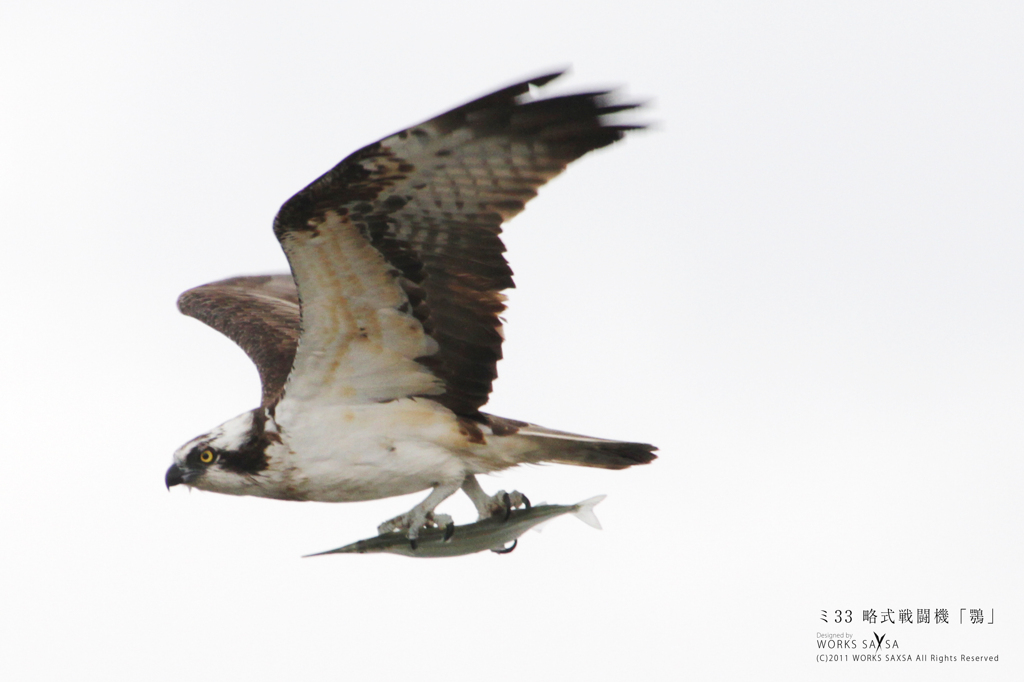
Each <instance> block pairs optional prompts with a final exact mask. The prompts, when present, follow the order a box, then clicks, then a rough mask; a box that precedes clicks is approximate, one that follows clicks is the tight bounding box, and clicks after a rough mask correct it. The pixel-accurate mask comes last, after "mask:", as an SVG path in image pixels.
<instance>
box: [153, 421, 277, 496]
mask: <svg viewBox="0 0 1024 682" xmlns="http://www.w3.org/2000/svg"><path fill="white" fill-rule="evenodd" d="M265 427H266V417H265V415H264V413H263V410H261V409H258V408H257V409H255V410H252V411H250V412H244V413H242V414H240V415H238V416H237V417H235V418H234V419H230V420H228V421H226V422H224V423H223V424H221V425H220V426H218V427H217V428H215V429H213V430H212V431H210V432H208V433H204V434H203V435H201V436H197V437H196V438H193V439H192V440H190V441H189V442H187V443H185V444H184V445H182V446H181V447H180V448H178V450H177V452H175V453H174V461H173V463H172V464H171V466H170V468H168V469H167V474H166V476H165V477H164V481H165V482H166V483H167V488H168V489H170V487H171V486H175V485H179V484H185V485H187V486H189V487H191V488H199V489H200V490H209V491H212V492H218V493H227V494H232V495H251V494H253V488H254V487H258V486H259V485H260V481H259V474H260V472H261V471H263V470H264V469H266V468H267V464H268V457H267V451H266V450H267V446H268V445H269V443H270V438H268V434H267V433H266V428H265Z"/></svg>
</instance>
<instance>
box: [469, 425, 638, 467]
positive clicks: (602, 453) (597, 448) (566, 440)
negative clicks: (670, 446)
mask: <svg viewBox="0 0 1024 682" xmlns="http://www.w3.org/2000/svg"><path fill="white" fill-rule="evenodd" d="M489 419H490V421H491V424H490V426H491V428H492V430H493V432H494V433H495V435H512V434H514V435H515V436H517V437H518V438H521V439H523V441H522V442H523V443H524V445H525V446H526V448H525V449H526V452H525V453H524V459H525V460H526V461H529V462H533V463H540V462H554V463H557V464H572V465H574V466H584V467H598V468H601V469H625V468H626V467H631V466H633V465H634V464H647V463H649V462H652V461H654V460H655V459H656V458H657V455H655V454H654V451H655V450H657V449H658V448H656V447H654V446H653V445H648V444H647V443H628V442H625V441H619V440H606V439H603V438H592V437H590V436H581V435H579V434H575V433H568V432H566V431H555V430H554V429H547V428H544V427H543V426H537V425H535V424H527V423H525V422H515V421H513V420H511V419H501V418H500V417H490V416H489Z"/></svg>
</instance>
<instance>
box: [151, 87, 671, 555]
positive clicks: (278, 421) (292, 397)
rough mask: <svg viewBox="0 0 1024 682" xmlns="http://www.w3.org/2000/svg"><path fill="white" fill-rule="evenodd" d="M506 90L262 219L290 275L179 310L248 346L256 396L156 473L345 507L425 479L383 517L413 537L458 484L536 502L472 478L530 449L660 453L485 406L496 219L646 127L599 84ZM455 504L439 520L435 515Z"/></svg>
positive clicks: (494, 320)
mask: <svg viewBox="0 0 1024 682" xmlns="http://www.w3.org/2000/svg"><path fill="white" fill-rule="evenodd" d="M558 75H560V74H557V73H556V74H551V75H547V76H543V77H540V78H534V79H531V80H529V81H526V82H523V83H519V84H517V85H513V86H511V87H507V88H504V89H502V90H499V91H497V92H494V93H492V94H490V95H487V96H485V97H481V98H480V99H477V100H474V101H472V102H470V103H468V104H464V105H463V106H460V107H458V108H456V109H452V110H451V111H449V112H447V113H444V114H441V115H440V116H437V117H436V118H433V119H431V120H429V121H426V122H424V123H421V124H419V125H417V126H413V127H412V128H409V129H408V130H403V131H401V132H399V133H395V134H394V135H391V136H390V137H386V138H384V139H383V140H381V141H379V142H375V143H373V144H371V145H369V146H367V147H364V148H362V149H360V150H359V151H357V152H355V153H354V154H352V155H351V156H349V157H348V158H346V159H345V160H344V161H342V162H341V163H339V164H338V165H337V166H335V167H334V168H333V169H331V170H330V171H328V172H327V173H326V174H324V175H323V176H322V177H320V178H319V179H317V180H316V181H315V182H313V183H312V184H311V185H309V186H308V187H306V188H305V189H303V190H302V191H301V192H299V193H298V194H296V195H295V196H294V197H292V198H291V199H289V200H288V201H287V202H286V203H285V204H284V206H282V207H281V210H280V211H279V212H278V214H277V217H276V218H275V219H274V234H275V235H276V236H277V239H278V241H280V242H281V247H282V248H283V249H284V252H285V254H286V255H287V257H288V263H289V265H290V266H291V275H263V276H253V277H233V278H231V279H226V280H223V281H220V282H213V283H212V284H205V285H203V286H200V287H196V288H195V289H190V290H189V291H186V292H185V293H184V294H182V295H181V297H180V298H179V299H178V307H179V309H180V310H181V312H183V313H184V314H186V315H190V316H192V317H194V318H196V319H198V320H200V321H202V322H204V323H206V324H208V325H209V326H211V327H213V328H214V329H216V330H217V331H219V332H221V333H222V334H224V335H226V336H227V337H228V338H230V339H231V340H232V341H234V342H235V343H237V344H238V345H239V346H241V348H242V350H244V351H245V352H246V354H247V355H248V356H249V358H250V359H251V360H252V361H253V362H254V363H255V364H256V368H257V369H258V370H259V374H260V380H261V382H262V385H263V399H262V401H261V403H260V406H259V407H257V408H256V409H254V410H251V411H249V412H245V413H243V414H241V415H239V416H237V417H235V418H234V419H231V420H229V421H226V422H224V423H223V424H221V425H220V426H218V427H217V428H215V429H213V430H212V431H210V432H209V433H205V434H203V435H201V436H199V437H197V438H194V439H192V440H191V441H189V442H188V443H186V444H185V445H183V446H182V447H181V448H179V449H178V451H177V452H175V453H174V462H173V464H171V466H170V468H169V469H168V470H167V475H166V479H165V480H166V483H167V486H168V487H170V486H173V485H178V484H182V483H183V484H185V485H187V486H191V487H193V488H199V489H202V490H210V491H213V492H219V493H228V494H232V495H258V496H260V497H270V498H274V499H279V500H316V501H321V502H350V501H356V500H373V499H378V498H383V497H391V496H394V495H405V494H407V493H413V492H417V491H421V490H428V489H429V490H430V493H429V494H428V495H427V497H426V499H425V500H423V501H422V502H421V503H420V504H418V505H416V506H415V507H413V509H412V510H410V511H409V512H408V513H406V514H402V515H401V516H398V517H396V518H394V519H392V520H390V521H388V522H386V523H384V524H382V525H381V526H380V529H379V530H380V532H382V533H384V532H389V531H404V532H406V533H407V534H408V537H409V538H410V539H412V540H413V541H414V542H415V538H416V537H417V535H418V532H419V530H420V528H422V527H424V526H431V525H435V524H437V523H439V522H440V521H439V519H440V518H441V517H443V516H444V515H440V514H438V515H435V514H434V508H435V507H436V506H437V505H438V504H439V503H440V502H441V501H442V500H444V499H445V498H447V497H449V496H450V495H452V494H453V493H455V492H456V491H457V490H459V489H460V488H461V489H462V490H464V491H466V493H467V494H468V495H469V497H470V498H471V499H472V501H473V504H474V505H475V506H476V509H477V512H478V513H479V514H480V516H481V517H484V516H488V515H491V514H495V513H501V512H505V513H507V511H508V509H510V508H511V507H513V506H519V505H522V504H528V501H526V499H525V498H524V497H523V496H522V495H520V494H519V493H512V494H511V495H509V494H506V493H503V492H501V493H498V494H496V495H494V496H488V495H487V494H486V493H484V491H483V490H482V489H481V488H480V484H479V483H478V482H477V480H476V475H477V474H485V473H489V472H492V471H498V470H501V469H506V468H508V467H513V466H516V465H517V464H522V463H538V462H557V463H561V464H573V465H577V466H589V467H601V468H605V469H623V468H625V467H629V466H632V465H634V464H646V463H647V462H650V461H651V460H653V459H654V458H655V455H654V454H653V450H655V449H656V448H654V447H653V446H651V445H646V444H643V443H626V442H620V441H613V440H604V439H601V438H590V437H587V436H579V435H575V434H571V433H565V432H562V431H554V430H551V429H546V428H543V427H540V426H535V425H533V424H527V423H525V422H521V421H514V420H511V419H503V418H501V417H495V416H493V415H490V414H487V413H485V412H481V411H480V408H481V407H483V405H484V404H485V403H486V402H487V397H488V394H489V393H490V391H491V384H492V382H493V381H494V379H495V378H496V376H497V371H496V365H497V362H498V360H499V359H501V342H502V332H501V318H500V317H499V315H500V314H501V312H502V311H503V310H504V309H505V305H504V300H505V297H504V295H503V294H502V293H501V292H502V291H503V290H504V289H507V288H509V287H512V286H513V284H512V271H511V269H509V266H508V264H507V263H506V261H505V258H504V256H503V255H502V254H503V252H504V251H505V248H504V246H503V245H502V242H501V238H500V237H499V235H500V234H501V226H502V223H504V222H505V221H506V220H508V219H509V218H511V217H512V216H514V215H516V214H517V213H519V212H520V211H521V210H522V209H523V206H524V205H525V203H526V202H527V201H529V200H530V199H531V198H533V197H534V196H535V195H536V194H537V189H538V188H539V187H540V186H541V185H543V184H544V183H545V182H547V181H548V180H550V179H551V178H553V177H555V176H556V175H558V174H559V173H561V172H562V171H563V170H564V169H565V167H566V165H567V164H569V162H571V161H574V160H575V159H578V158H579V157H581V156H583V155H584V154H586V153H587V152H589V151H591V150H594V149H598V148H600V147H604V146H606V145H609V144H611V143H612V142H615V141H616V140H619V139H620V138H622V136H623V134H624V133H625V132H626V131H628V130H632V129H636V128H639V127H641V126H636V125H621V124H619V123H615V122H613V121H609V120H607V118H606V117H607V116H608V115H609V114H614V113H616V112H621V111H625V110H628V109H633V108H635V107H636V106H637V105H635V104H615V103H611V102H610V101H609V99H608V95H609V93H607V92H591V93H585V94H576V95H568V96H560V97H551V98H548V99H536V98H532V97H530V86H531V85H532V86H541V85H544V84H545V83H547V82H549V81H551V80H552V79H554V78H555V77H557V76H558ZM445 518H447V517H445Z"/></svg>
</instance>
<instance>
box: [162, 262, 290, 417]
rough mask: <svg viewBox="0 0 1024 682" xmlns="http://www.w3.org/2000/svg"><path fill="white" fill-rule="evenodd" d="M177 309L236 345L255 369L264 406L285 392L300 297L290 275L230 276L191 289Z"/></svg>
mask: <svg viewBox="0 0 1024 682" xmlns="http://www.w3.org/2000/svg"><path fill="white" fill-rule="evenodd" d="M178 310H180V311H181V312H183V313H184V314H186V315H189V316H190V317H194V318H196V319H197V320H199V321H200V322H204V323H205V324H208V325H210V326H211V327H213V328H214V329H216V330H217V331H219V332H220V333H222V334H224V335H225V336H227V337H228V338H229V339H231V340H232V341H234V342H235V343H237V344H238V345H239V346H240V347H241V348H242V350H244V351H245V354H246V355H248V356H249V358H250V359H251V360H252V361H253V363H254V364H255V365H256V369H257V370H258V371H259V373H260V381H261V382H262V384H263V405H264V406H266V405H269V404H271V403H273V402H274V401H275V400H276V399H277V398H278V397H279V396H280V395H281V391H282V390H283V389H284V384H285V380H286V379H287V378H288V373H289V372H290V371H291V368H292V362H293V361H294V359H295V348H296V346H297V345H298V342H299V298H298V291H297V290H296V288H295V281H294V280H293V279H292V276H291V275H260V276H255V277H232V278H230V279H225V280H221V281H219V282H211V283H210V284H204V285H202V286H200V287H196V288H194V289H189V290H188V291H186V292H185V293H183V294H182V295H181V296H179V297H178Z"/></svg>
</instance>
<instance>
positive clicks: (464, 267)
mask: <svg viewBox="0 0 1024 682" xmlns="http://www.w3.org/2000/svg"><path fill="white" fill-rule="evenodd" d="M558 75H560V74H551V75H547V76H543V77H540V78H534V79H531V80H529V81H526V82H523V83H519V84H516V85H513V86H511V87H507V88H505V89H503V90H499V91H497V92H495V93H492V94H490V95H487V96H485V97H481V98H480V99H477V100H474V101H472V102H470V103H468V104H465V105H463V106H460V107H458V108H456V109H453V110H451V111H449V112H447V113H445V114H442V115H440V116H437V117H436V118H433V119H431V120H429V121H426V122H424V123H422V124H420V125H418V126H414V127H412V128H409V129H408V130H404V131H401V132H399V133H396V134H394V135H391V136H390V137H387V138H385V139H383V140H381V141H379V142H376V143H374V144H371V145H369V146H367V147H364V148H363V149H361V150H359V151H357V152H355V153H354V154H352V155H351V156H349V157H348V158H346V159H345V160H344V161H342V162H341V163H340V164H338V165H337V166H336V167H334V168H333V169H332V170H330V171H329V172H327V173H326V174H324V175H323V176H322V177H320V178H319V179H318V180H316V181H315V182H313V183H312V184H310V185H309V186H308V187H306V188H305V189H304V190H302V191H301V192H299V193H298V194H296V195H295V196H294V197H292V198H291V199H290V200H289V201H288V202H287V203H285V205H284V206H283V207H282V208H281V210H280V212H279V213H278V216H277V218H276V220H275V222H274V230H275V234H276V235H277V236H278V239H280V240H281V242H282V246H283V247H284V249H285V252H286V253H287V254H288V256H289V260H290V262H291V263H292V270H293V273H294V274H295V278H296V281H297V282H298V285H299V291H300V294H301V295H302V298H303V301H304V304H305V301H306V291H305V289H306V286H307V284H306V283H305V282H304V278H308V279H310V280H312V278H313V275H307V274H304V273H303V272H300V271H299V269H297V268H296V259H297V258H299V257H300V256H301V255H302V254H303V253H306V252H308V251H310V250H311V249H312V247H311V246H308V243H309V240H310V239H319V238H320V237H321V230H322V229H326V228H327V227H331V226H333V228H338V226H339V225H345V226H348V227H349V228H350V229H352V230H353V231H354V232H357V233H358V234H360V235H362V237H363V238H364V239H365V240H367V241H368V242H369V243H370V244H371V245H372V246H373V247H374V248H375V249H376V250H377V251H379V253H380V254H381V255H382V256H383V258H384V259H385V260H386V262H387V265H388V266H390V268H392V269H393V275H394V277H395V278H396V281H397V283H398V284H399V285H400V286H401V289H402V291H403V292H404V294H405V297H406V298H407V301H408V306H404V305H403V306H400V307H397V308H396V310H403V311H404V312H408V313H409V314H411V315H412V316H414V317H415V319H416V320H418V321H419V323H420V324H421V325H422V332H423V333H425V334H427V335H429V336H430V337H432V338H433V339H434V340H436V342H437V344H438V349H437V350H436V352H431V353H429V354H428V355H426V356H423V357H417V358H415V360H416V361H418V362H419V363H420V364H422V365H424V366H426V367H427V368H429V369H430V371H431V372H432V373H433V374H434V375H435V376H436V377H438V378H440V379H441V380H442V382H443V393H440V394H438V391H436V390H432V391H428V393H430V394H431V397H432V398H433V399H435V400H437V401H439V402H441V403H442V404H444V405H445V406H447V407H449V408H450V409H452V410H453V411H455V412H456V413H458V414H460V415H463V416H467V417H470V418H473V419H477V420H480V421H484V418H483V417H482V416H481V415H480V413H479V411H478V410H479V408H480V406H482V405H483V404H484V403H486V402H487V398H488V395H489V393H490V390H491V384H492V382H493V381H494V379H495V378H496V376H497V371H496V364H497V361H498V360H499V359H500V358H501V342H502V335H501V321H500V319H499V317H498V316H499V314H500V313H501V312H502V311H503V310H504V309H505V304H504V300H505V297H504V296H503V295H502V293H501V292H502V290H503V289H506V288H510V287H512V286H513V282H512V271H511V269H510V268H509V267H508V264H507V262H506V260H505V258H504V255H503V253H504V251H505V248H504V245H503V244H502V242H501V238H500V236H499V235H500V234H501V225H502V223H503V222H504V221H506V220H508V219H509V218H511V217H512V216H514V215H516V214H517V213H518V212H519V211H521V210H522V209H523V207H524V205H525V203H526V202H527V201H529V200H530V199H531V198H532V197H534V196H536V194H537V189H538V188H539V187H540V186H541V185H543V184H544V183H545V182H547V181H548V180H550V179H551V178H553V177H555V176H556V175H558V174H559V173H560V172H562V170H564V169H565V167H566V165H567V164H568V163H570V162H571V161H573V160H575V159H577V158H579V157H580V156H582V155H584V154H586V153H587V152H589V151H592V150H594V149H598V148H600V147H604V146H606V145H608V144H611V143H612V142H614V141H616V140H618V139H620V138H621V137H622V136H623V134H624V132H625V131H627V130H631V129H634V128H638V127H640V126H634V125H618V124H614V123H611V122H609V121H608V120H607V119H606V118H605V116H606V115H608V114H613V113H616V112H620V111H624V110H627V109H631V108H634V107H635V106H636V105H632V104H625V105H621V104H619V105H616V104H611V103H609V102H608V93H606V92H591V93H584V94H576V95H568V96H562V97H552V98H549V99H530V98H529V97H528V94H529V89H530V86H531V85H534V86H540V85H543V84H545V83H547V82H548V81H550V80H552V79H554V78H555V77H557V76H558ZM332 221H333V222H332ZM339 221H340V222H339ZM310 235H312V236H310ZM310 271H312V270H310ZM318 273H322V271H318ZM317 276H318V277H322V274H318V275H317ZM321 281H322V280H321ZM308 286H310V287H313V286H317V284H316V283H314V282H313V281H310V282H309V284H308ZM406 308H407V310H406ZM303 314H304V315H305V310H304V311H303ZM303 325H304V328H305V325H306V320H305V319H304V320H303ZM300 353H302V350H301V349H300ZM297 366H298V365H297Z"/></svg>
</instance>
